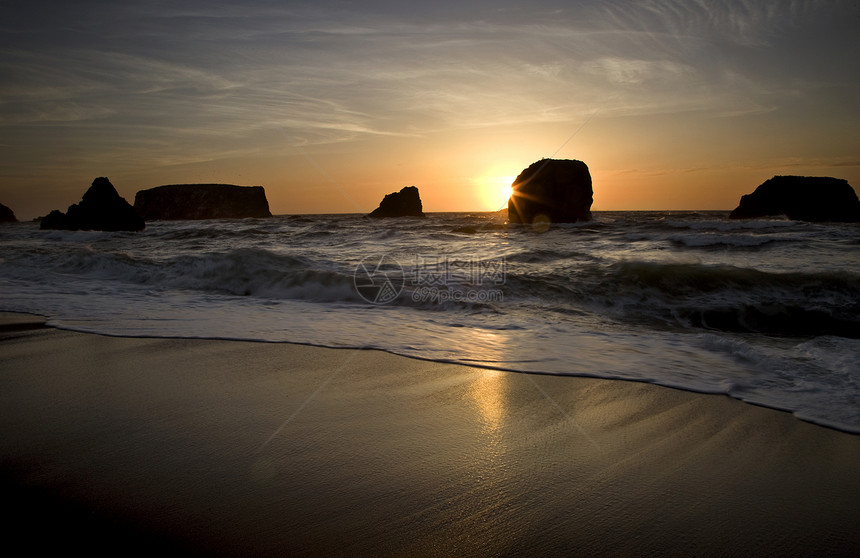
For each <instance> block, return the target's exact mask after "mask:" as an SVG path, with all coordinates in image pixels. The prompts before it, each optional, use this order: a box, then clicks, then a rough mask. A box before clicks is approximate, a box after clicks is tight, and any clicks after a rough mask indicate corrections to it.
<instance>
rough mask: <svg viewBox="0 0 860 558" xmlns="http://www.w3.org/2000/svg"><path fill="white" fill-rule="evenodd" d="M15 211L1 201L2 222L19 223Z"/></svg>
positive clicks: (0, 215)
mask: <svg viewBox="0 0 860 558" xmlns="http://www.w3.org/2000/svg"><path fill="white" fill-rule="evenodd" d="M17 222H18V219H16V218H15V213H13V212H12V210H11V209H9V208H8V207H6V206H5V205H3V204H2V203H0V223H17Z"/></svg>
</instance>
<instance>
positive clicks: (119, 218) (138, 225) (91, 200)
mask: <svg viewBox="0 0 860 558" xmlns="http://www.w3.org/2000/svg"><path fill="white" fill-rule="evenodd" d="M145 226H146V223H144V221H143V219H141V217H140V215H138V214H137V212H136V211H135V210H134V208H133V207H132V206H131V204H130V203H128V202H127V201H125V199H124V198H123V197H122V196H120V195H119V193H118V192H117V191H116V188H114V187H113V184H111V183H110V180H108V179H107V178H104V177H100V178H96V179H95V180H93V184H92V186H90V188H89V190H87V191H86V193H85V194H84V196H83V198H82V199H81V201H80V203H76V204H73V205H71V206H69V209H68V210H67V211H66V213H63V212H61V211H59V210H56V209H55V210H54V211H52V212H51V213H49V214H48V215H47V216H45V218H44V219H42V224H41V228H42V229H62V230H70V231H78V230H87V231H140V230H143V229H144V227H145Z"/></svg>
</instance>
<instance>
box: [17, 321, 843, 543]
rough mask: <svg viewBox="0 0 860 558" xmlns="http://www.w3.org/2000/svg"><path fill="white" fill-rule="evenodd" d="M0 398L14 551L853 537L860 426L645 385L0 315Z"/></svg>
mask: <svg viewBox="0 0 860 558" xmlns="http://www.w3.org/2000/svg"><path fill="white" fill-rule="evenodd" d="M0 413H2V414H0V455H2V483H3V493H4V495H5V499H6V501H7V505H9V506H10V507H9V508H7V509H9V510H15V513H14V517H13V518H12V519H11V520H9V521H7V523H6V524H5V526H4V531H5V533H4V534H5V537H6V539H7V541H8V542H9V543H10V544H11V545H12V546H13V547H14V545H15V543H16V542H20V543H23V544H26V545H27V547H28V548H30V549H31V550H40V549H41V550H44V549H64V550H72V549H82V550H91V551H105V552H106V551H111V550H116V549H117V548H122V549H129V550H130V551H131V552H134V551H139V552H141V553H147V552H152V551H156V550H179V551H183V552H186V553H199V554H206V555H240V554H241V555H294V556H302V555H308V556H314V555H326V556H332V555H371V554H372V555H400V556H403V555H459V556H490V555H494V556H495V555H500V556H508V555H509V556H514V555H517V556H522V555H562V554H563V555H583V556H584V555H590V556H596V555H597V556H599V555H606V556H610V555H611V556H632V555H646V554H659V555H675V556H689V555H749V556H762V555H779V556H794V555H796V556H811V555H829V556H834V555H837V556H838V555H845V556H849V555H856V553H857V552H858V551H860V530H858V529H857V525H858V524H860V511H858V510H860V508H858V505H857V503H858V502H860V436H856V435H851V434H846V433H843V432H839V431H836V430H832V429H828V428H824V427H820V426H816V425H813V424H809V423H805V422H803V421H800V420H798V419H796V418H795V417H793V416H792V415H790V414H788V413H783V412H779V411H774V410H771V409H767V408H762V407H756V406H753V405H749V404H746V403H742V402H740V401H737V400H733V399H731V398H729V397H726V396H717V395H703V394H696V393H691V392H686V391H681V390H675V389H669V388H664V387H659V386H654V385H650V384H645V383H634V382H622V381H612V380H600V379H590V378H572V377H556V376H541V375H530V374H520V373H507V372H499V371H492V370H485V369H479V368H472V367H467V366H462V365H453V364H444V363H437V362H429V361H422V360H415V359H409V358H404V357H400V356H396V355H391V354H388V353H385V352H380V351H372V350H347V349H325V348H319V347H312V346H305V345H294V344H287V343H254V342H239V341H220V340H199V339H154V338H118V337H106V336H100V335H91V334H83V333H76V332H70V331H62V330H57V329H53V328H49V327H44V326H43V320H42V319H41V318H38V317H33V316H26V315H17V314H0ZM33 533H36V535H35V536H34V535H33ZM117 545H122V546H119V547H118V546H117Z"/></svg>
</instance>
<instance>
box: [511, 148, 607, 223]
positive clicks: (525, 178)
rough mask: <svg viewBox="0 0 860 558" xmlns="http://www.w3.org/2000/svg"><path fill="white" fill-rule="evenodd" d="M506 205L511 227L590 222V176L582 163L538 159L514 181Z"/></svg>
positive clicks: (591, 198)
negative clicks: (517, 224)
mask: <svg viewBox="0 0 860 558" xmlns="http://www.w3.org/2000/svg"><path fill="white" fill-rule="evenodd" d="M512 188H513V192H512V194H511V198H510V200H509V201H508V221H509V222H511V223H524V224H538V223H574V222H576V221H589V220H591V204H592V202H593V191H592V189H591V174H590V173H589V172H588V166H587V165H586V164H585V163H583V162H582V161H577V160H573V159H541V160H540V161H537V162H536V163H532V164H531V165H529V167H528V168H526V169H525V170H524V171H523V172H521V173H520V175H519V176H518V177H517V178H516V180H514V183H513V185H512Z"/></svg>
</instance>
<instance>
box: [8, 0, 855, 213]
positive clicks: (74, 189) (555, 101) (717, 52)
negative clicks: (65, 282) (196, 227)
mask: <svg viewBox="0 0 860 558" xmlns="http://www.w3.org/2000/svg"><path fill="white" fill-rule="evenodd" d="M13 4H15V2H12V3H9V4H8V5H9V8H7V4H4V7H3V8H0V10H3V11H7V13H0V16H3V17H0V21H4V22H6V23H5V24H2V25H4V26H5V27H4V28H3V31H4V32H3V34H2V35H0V37H2V39H0V52H2V57H0V77H2V79H0V202H2V203H4V204H5V205H7V206H10V207H11V208H12V209H13V210H14V211H15V212H16V215H18V217H19V218H20V219H29V218H33V217H36V216H37V215H44V214H45V213H47V212H48V211H50V210H51V209H63V210H65V208H66V207H67V206H68V205H69V204H71V203H75V202H77V201H79V200H80V197H81V195H82V194H83V192H84V191H85V190H86V188H87V187H88V186H89V184H90V183H91V182H92V180H93V178H95V177H97V176H108V177H109V178H110V179H111V181H112V182H113V184H114V185H115V186H116V187H117V189H118V190H119V192H120V193H121V194H122V195H123V196H124V197H126V199H128V200H129V201H132V200H133V197H134V193H135V192H136V191H137V190H140V189H143V188H150V187H154V186H158V185H161V184H175V183H204V182H221V183H233V184H241V185H262V186H264V187H265V188H266V192H267V196H268V199H269V203H270V207H271V209H272V212H273V213H275V214H282V213H340V212H349V213H353V212H356V213H357V212H369V211H371V210H372V209H374V208H375V207H376V205H377V204H378V203H379V201H380V200H381V198H382V196H383V195H385V194H387V193H390V192H393V191H397V190H399V189H400V188H402V187H403V186H407V185H415V186H417V187H418V188H419V190H420V191H421V197H422V200H423V203H424V208H425V211H429V212H433V211H470V210H495V209H499V208H501V207H502V206H503V205H504V196H505V192H506V189H507V187H508V186H509V183H510V181H511V180H512V178H513V177H514V176H516V175H517V174H518V173H519V172H520V171H522V170H523V169H524V168H525V167H527V166H528V165H529V164H531V163H532V162H534V161H536V160H538V159H540V158H542V157H556V158H575V159H581V160H583V161H585V162H586V163H587V164H588V166H589V168H590V170H591V174H592V178H593V183H594V200H595V201H594V206H593V209H594V210H598V211H599V210H633V209H643V210H644V209H732V208H733V207H734V206H735V205H736V204H737V202H738V200H739V198H740V196H741V195H742V194H744V193H748V192H750V191H752V190H753V189H754V188H755V187H756V186H757V185H758V184H760V183H762V182H763V181H764V180H766V179H768V178H770V177H771V176H774V175H778V174H798V175H829V176H836V177H838V178H844V179H847V180H848V181H849V183H851V184H852V185H853V186H855V188H856V187H857V185H858V184H860V134H858V129H860V126H858V125H860V109H858V107H857V103H856V99H857V98H858V96H860V95H858V93H860V71H858V69H860V68H858V66H859V65H860V63H858V62H857V60H856V57H853V56H848V55H846V53H848V52H857V51H860V48H858V46H860V45H858V41H860V39H858V34H857V33H856V23H853V24H852V22H856V21H857V18H858V17H860V11H858V8H857V6H856V5H855V4H854V3H851V2H847V1H845V2H841V1H836V2H830V3H815V2H804V1H801V0H794V1H791V2H785V3H781V4H779V5H778V7H774V6H773V5H772V6H770V7H769V8H768V7H760V6H758V5H757V4H753V3H749V2H742V1H726V2H705V3H697V4H695V5H693V4H691V3H687V2H672V1H667V2H657V3H649V2H615V3H593V2H584V1H582V2H551V1H542V0H537V1H535V2H530V3H528V4H522V3H516V2H490V3H481V2H477V3H475V4H474V5H472V4H469V5H463V4H462V3H447V2H441V3H440V4H439V5H434V6H423V7H420V8H416V7H415V6H410V8H409V9H406V8H405V7H399V6H400V4H397V3H395V4H391V3H387V2H373V1H371V2H367V3H362V5H361V6H360V7H355V8H353V7H350V6H349V5H346V4H343V3H340V2H319V3H315V4H313V5H310V4H304V3H294V2H282V3H276V4H272V3H270V2H264V1H260V2H256V1H251V2H247V3H244V4H242V5H241V7H239V6H238V5H234V4H228V3H222V2H193V1H190V2H177V3H172V4H170V6H169V7H166V6H164V5H158V6H152V7H149V6H148V5H147V3H138V4H136V5H135V6H133V7H132V6H124V5H118V4H117V3H108V4H106V5H103V6H98V7H97V8H92V10H91V11H88V8H84V7H80V6H74V7H73V6H71V4H69V3H60V2H58V3H56V5H55V6H53V7H52V9H51V10H43V11H42V12H40V13H39V14H36V13H35V12H33V11H32V10H35V9H36V8H35V7H34V6H33V5H32V3H30V4H27V3H21V5H20V6H12V5H13ZM46 4H50V2H48V3H46ZM40 6H42V5H41V4H40ZM88 6H89V5H88ZM93 6H95V4H93ZM42 7H43V6H42ZM11 8H15V9H14V12H13V11H12V10H11ZM40 9H41V8H40ZM45 14H49V15H45Z"/></svg>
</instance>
